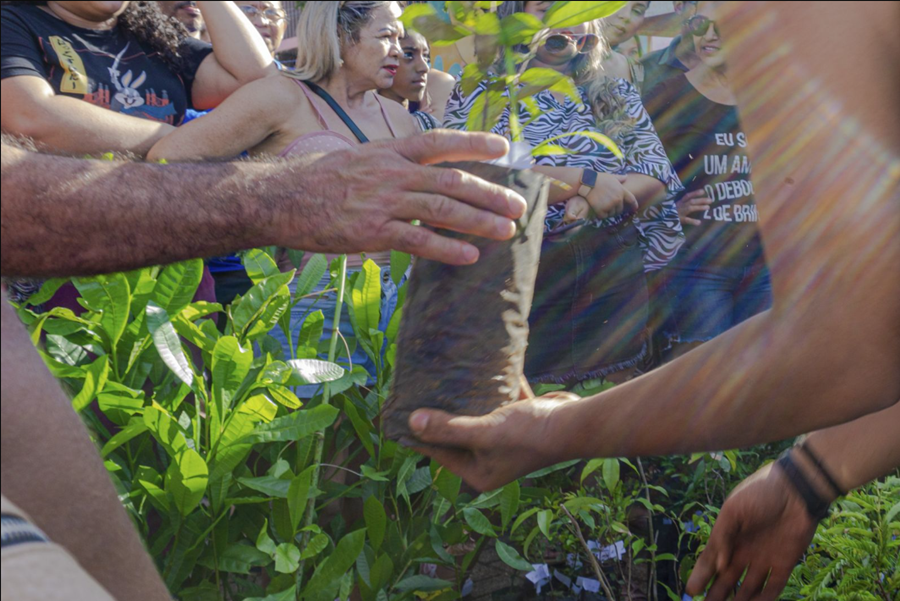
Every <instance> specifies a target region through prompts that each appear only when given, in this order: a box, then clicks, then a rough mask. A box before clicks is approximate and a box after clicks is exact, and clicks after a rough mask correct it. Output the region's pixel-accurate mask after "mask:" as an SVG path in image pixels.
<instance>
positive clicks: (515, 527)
mask: <svg viewBox="0 0 900 601" xmlns="http://www.w3.org/2000/svg"><path fill="white" fill-rule="evenodd" d="M540 510H541V508H540V507H532V508H531V509H529V510H528V511H526V512H524V513H520V514H519V515H518V516H517V517H516V521H515V522H513V525H512V528H510V529H509V534H510V536H512V535H513V534H515V532H516V530H518V529H519V526H521V525H522V524H523V523H525V520H527V519H528V518H530V517H531V516H533V515H534V514H536V513H537V512H538V511H540Z"/></svg>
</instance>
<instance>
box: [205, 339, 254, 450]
mask: <svg viewBox="0 0 900 601" xmlns="http://www.w3.org/2000/svg"><path fill="white" fill-rule="evenodd" d="M252 363H253V351H251V350H249V349H245V348H242V347H241V345H240V343H239V342H238V339H237V338H235V337H234V336H223V337H222V338H220V339H219V341H218V342H217V343H216V346H215V347H214V348H213V352H212V405H211V406H210V408H209V419H210V436H211V442H212V445H213V446H215V445H216V443H217V442H218V440H219V436H220V435H221V429H222V427H223V422H224V421H225V419H226V417H225V416H226V414H227V412H228V409H230V408H231V403H232V401H233V400H234V395H235V393H237V391H238V389H239V388H240V387H241V384H242V383H243V381H244V378H246V377H247V374H248V373H250V365H251V364H252Z"/></svg>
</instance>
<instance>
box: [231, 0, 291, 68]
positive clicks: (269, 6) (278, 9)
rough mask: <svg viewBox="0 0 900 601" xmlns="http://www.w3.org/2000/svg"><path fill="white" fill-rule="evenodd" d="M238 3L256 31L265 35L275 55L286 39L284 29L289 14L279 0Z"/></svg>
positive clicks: (243, 0) (270, 49)
mask: <svg viewBox="0 0 900 601" xmlns="http://www.w3.org/2000/svg"><path fill="white" fill-rule="evenodd" d="M235 4H237V5H238V8H240V9H241V10H242V11H244V14H245V15H247V18H248V19H250V22H251V23H253V26H254V27H256V31H258V32H259V34H260V35H261V36H262V37H263V40H264V41H265V42H266V47H267V48H268V49H269V53H271V54H272V56H275V52H276V51H277V50H278V47H279V46H281V41H282V40H283V39H284V30H285V28H286V27H287V14H286V13H285V12H284V7H283V6H282V3H281V2H280V1H279V0H274V1H272V0H268V1H259V0H250V1H245V0H237V1H236V2H235Z"/></svg>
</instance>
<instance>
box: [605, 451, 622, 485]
mask: <svg viewBox="0 0 900 601" xmlns="http://www.w3.org/2000/svg"><path fill="white" fill-rule="evenodd" d="M620 470H621V468H620V466H619V460H618V459H604V460H603V483H604V484H605V485H606V489H607V490H608V491H609V492H613V491H614V490H615V489H616V486H617V485H618V484H619V474H620Z"/></svg>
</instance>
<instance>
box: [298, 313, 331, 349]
mask: <svg viewBox="0 0 900 601" xmlns="http://www.w3.org/2000/svg"><path fill="white" fill-rule="evenodd" d="M324 330H325V315H324V314H323V313H322V312H321V311H313V312H312V313H310V314H309V315H307V316H306V319H304V320H303V325H302V326H300V333H299V334H297V348H296V354H297V359H315V358H316V356H317V355H318V354H319V351H318V347H319V341H320V340H321V339H322V333H323V332H324Z"/></svg>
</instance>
